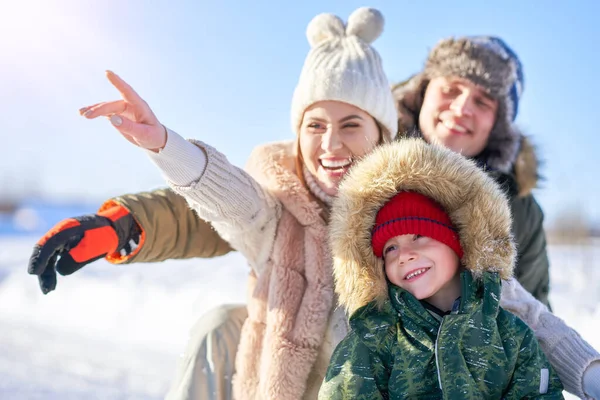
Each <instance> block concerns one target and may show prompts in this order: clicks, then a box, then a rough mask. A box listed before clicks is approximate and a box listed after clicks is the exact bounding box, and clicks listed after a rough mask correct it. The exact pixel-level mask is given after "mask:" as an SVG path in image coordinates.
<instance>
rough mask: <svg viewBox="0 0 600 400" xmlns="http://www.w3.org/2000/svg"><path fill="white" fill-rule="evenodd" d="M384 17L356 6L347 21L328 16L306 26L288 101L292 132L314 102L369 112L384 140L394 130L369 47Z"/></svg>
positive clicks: (384, 83)
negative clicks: (303, 52)
mask: <svg viewBox="0 0 600 400" xmlns="http://www.w3.org/2000/svg"><path fill="white" fill-rule="evenodd" d="M383 24H384V20H383V16H382V15H381V13H380V12H379V11H378V10H376V9H373V8H366V7H363V8H359V9H357V10H356V11H354V12H353V13H352V15H350V17H349V18H348V23H347V24H346V25H344V23H343V22H342V20H341V19H340V18H339V17H337V16H335V15H333V14H320V15H317V16H316V17H315V18H313V20H312V21H311V22H310V23H309V24H308V27H307V32H306V35H307V38H308V41H309V43H310V45H311V50H310V51H309V53H308V56H307V57H306V60H305V62H304V66H303V68H302V72H301V74H300V79H299V81H298V85H297V86H296V90H295V91H294V96H293V99H292V107H291V109H292V112H291V114H292V115H291V119H292V129H293V130H294V132H296V133H298V132H299V130H300V124H301V122H302V118H303V116H304V112H305V110H306V109H307V108H308V107H310V106H311V105H312V104H314V103H316V102H319V101H327V100H333V101H340V102H344V103H348V104H351V105H353V106H355V107H358V108H360V109H361V110H363V111H365V112H367V113H369V114H370V115H371V116H372V117H373V118H375V120H377V121H378V122H379V124H380V125H381V126H382V127H383V128H384V129H383V130H384V132H382V133H383V136H384V140H385V141H389V140H391V138H392V137H393V136H394V135H395V134H396V132H397V130H398V118H397V113H396V107H395V104H394V99H393V97H392V93H391V92H390V89H389V88H390V85H389V82H388V80H387V77H386V75H385V73H384V71H383V66H382V62H381V57H380V56H379V54H378V53H377V51H376V50H375V49H374V48H373V47H372V46H371V45H370V44H371V43H372V42H373V41H374V40H375V39H377V38H378V37H379V35H380V34H381V32H382V31H383Z"/></svg>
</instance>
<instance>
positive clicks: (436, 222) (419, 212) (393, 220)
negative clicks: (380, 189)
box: [371, 192, 463, 259]
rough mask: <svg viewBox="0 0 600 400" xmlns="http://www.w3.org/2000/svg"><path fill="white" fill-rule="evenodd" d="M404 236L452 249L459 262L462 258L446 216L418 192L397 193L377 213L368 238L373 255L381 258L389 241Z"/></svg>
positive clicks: (437, 205)
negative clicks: (429, 241)
mask: <svg viewBox="0 0 600 400" xmlns="http://www.w3.org/2000/svg"><path fill="white" fill-rule="evenodd" d="M407 234H413V235H421V236H427V237H430V238H432V239H435V240H437V241H438V242H441V243H444V244H445V245H446V246H448V247H450V248H451V249H452V250H454V252H455V253H456V255H457V256H458V258H459V259H460V258H462V256H463V250H462V247H461V245H460V239H459V237H458V232H457V230H456V228H455V227H454V226H453V224H452V221H451V220H450V217H449V216H448V214H446V212H445V211H444V210H443V209H442V207H441V206H440V205H439V204H437V203H436V202H435V201H433V200H432V199H430V198H428V197H427V196H424V195H422V194H420V193H417V192H399V193H398V194H397V195H395V196H394V197H392V198H391V199H390V200H389V201H388V202H387V203H385V204H384V205H383V207H381V209H380V210H379V211H378V212H377V216H376V218H375V227H374V228H373V233H372V236H371V244H372V246H373V253H374V254H375V256H377V257H383V248H384V246H385V244H386V243H387V241H388V240H390V239H391V238H393V237H396V236H400V235H407Z"/></svg>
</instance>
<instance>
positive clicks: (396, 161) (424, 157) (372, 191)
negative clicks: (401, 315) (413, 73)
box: [329, 139, 516, 314]
mask: <svg viewBox="0 0 600 400" xmlns="http://www.w3.org/2000/svg"><path fill="white" fill-rule="evenodd" d="M399 191H416V192H419V193H421V194H423V195H426V196H428V197H430V198H432V199H434V200H436V201H437V202H438V203H439V204H440V205H441V206H442V207H443V208H444V209H445V210H446V212H447V213H448V215H449V216H450V219H451V220H452V222H453V224H454V226H455V227H456V228H457V229H458V231H459V236H460V241H461V245H462V247H463V250H464V256H463V258H462V260H461V262H462V264H463V265H464V266H465V267H466V268H467V269H469V270H470V271H471V272H472V273H473V276H474V277H475V278H476V279H477V278H479V277H481V275H482V273H483V272H484V271H496V272H498V273H499V275H500V276H501V278H503V279H507V278H509V277H511V276H512V272H513V268H514V263H515V256H516V250H515V245H514V242H513V236H512V233H511V222H512V221H511V214H510V208H509V205H508V202H507V199H506V197H505V194H504V193H503V192H502V190H501V189H500V187H499V186H498V184H496V183H495V182H494V180H493V179H492V178H491V177H489V176H488V175H487V174H485V173H484V172H482V171H481V169H479V168H478V167H477V165H476V164H475V163H474V162H473V161H470V160H467V159H466V158H464V157H462V156H461V155H460V154H457V153H454V152H452V151H451V150H448V149H445V148H443V147H441V146H438V145H429V144H427V143H426V142H425V141H423V140H419V139H402V140H399V141H397V142H394V143H391V144H386V145H382V146H380V147H379V148H377V149H376V150H374V151H373V152H372V153H371V154H370V155H368V156H366V157H365V158H364V159H362V160H361V161H360V162H359V163H357V164H356V165H355V166H354V167H353V168H352V169H351V170H350V171H349V172H348V174H347V176H346V177H345V178H344V180H343V181H342V184H341V186H340V189H339V192H338V196H337V198H336V199H335V201H334V203H333V207H332V214H331V220H330V224H329V241H330V245H331V252H332V255H333V259H334V267H333V268H334V277H335V282H336V292H337V293H338V295H339V301H340V304H342V305H343V306H344V307H345V308H346V309H347V311H348V312H349V313H350V314H352V313H353V312H354V311H356V310H357V309H358V308H360V307H362V306H364V305H366V304H368V303H370V302H372V301H374V300H375V301H377V302H378V303H379V304H382V303H383V302H384V301H385V300H386V299H387V298H388V285H387V281H386V276H385V271H384V268H383V260H382V259H380V258H378V257H376V256H375V255H374V254H373V250H372V248H371V230H372V229H373V226H374V224H375V216H376V215H377V212H378V210H379V209H380V208H381V207H382V206H383V205H384V204H385V203H386V202H387V201H388V200H389V199H390V198H391V197H393V196H394V195H395V194H396V193H397V192H399Z"/></svg>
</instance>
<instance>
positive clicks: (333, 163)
mask: <svg viewBox="0 0 600 400" xmlns="http://www.w3.org/2000/svg"><path fill="white" fill-rule="evenodd" d="M351 162H352V161H351V160H349V159H346V160H321V165H323V166H324V167H325V168H341V167H345V166H347V165H350V163H351Z"/></svg>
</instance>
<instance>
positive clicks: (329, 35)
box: [306, 13, 345, 47]
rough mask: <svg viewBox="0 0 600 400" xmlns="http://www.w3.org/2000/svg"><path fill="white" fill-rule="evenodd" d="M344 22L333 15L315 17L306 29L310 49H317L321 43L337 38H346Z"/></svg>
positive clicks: (324, 14) (325, 14)
mask: <svg viewBox="0 0 600 400" xmlns="http://www.w3.org/2000/svg"><path fill="white" fill-rule="evenodd" d="M344 32H345V29H344V22H343V21H342V20H341V19H340V17H338V16H336V15H333V14H327V13H323V14H319V15H317V16H316V17H314V18H313V19H312V20H311V21H310V23H309V24H308V27H307V28H306V37H307V38H308V43H310V47H317V46H318V45H319V44H320V43H322V42H324V41H326V40H331V39H334V38H336V37H343V36H344Z"/></svg>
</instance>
